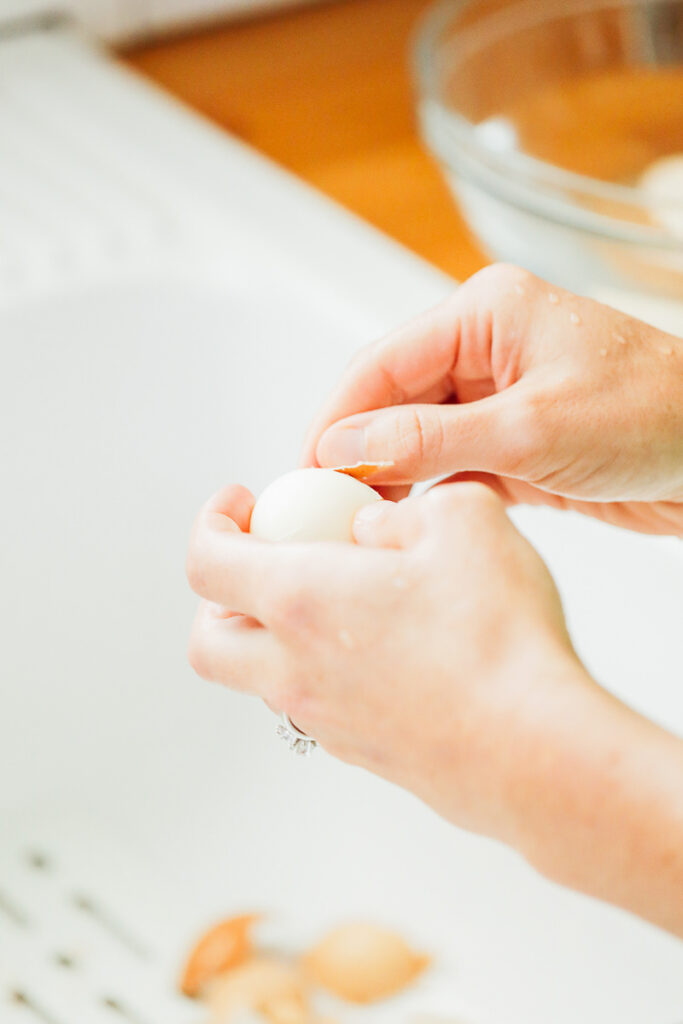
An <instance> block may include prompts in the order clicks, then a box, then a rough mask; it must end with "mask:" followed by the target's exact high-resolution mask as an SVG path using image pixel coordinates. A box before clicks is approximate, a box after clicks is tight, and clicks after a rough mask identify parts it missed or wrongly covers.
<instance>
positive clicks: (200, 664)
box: [187, 630, 211, 679]
mask: <svg viewBox="0 0 683 1024" xmlns="http://www.w3.org/2000/svg"><path fill="white" fill-rule="evenodd" d="M187 660H188V661H189V663H190V667H191V668H192V669H193V671H194V672H196V673H197V675H198V676H200V677H201V678H202V679H210V678H211V666H210V659H209V658H208V656H207V652H206V648H205V647H204V645H203V644H202V642H201V639H200V638H199V636H197V633H196V631H194V630H193V632H192V634H191V636H190V640H189V643H188V645H187Z"/></svg>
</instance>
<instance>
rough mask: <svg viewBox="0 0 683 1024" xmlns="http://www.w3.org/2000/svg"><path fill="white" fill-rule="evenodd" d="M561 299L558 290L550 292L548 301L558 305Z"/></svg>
mask: <svg viewBox="0 0 683 1024" xmlns="http://www.w3.org/2000/svg"><path fill="white" fill-rule="evenodd" d="M559 301H560V296H559V295H558V294H557V292H548V302H551V303H552V304H553V306H556V305H557V304H558V302H559Z"/></svg>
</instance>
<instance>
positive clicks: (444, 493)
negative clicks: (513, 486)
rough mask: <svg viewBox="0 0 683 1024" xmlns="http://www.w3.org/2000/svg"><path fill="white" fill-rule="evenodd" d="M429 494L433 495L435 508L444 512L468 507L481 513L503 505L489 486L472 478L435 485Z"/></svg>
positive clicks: (500, 507)
mask: <svg viewBox="0 0 683 1024" xmlns="http://www.w3.org/2000/svg"><path fill="white" fill-rule="evenodd" d="M430 494H433V495H434V501H435V503H436V508H437V509H438V510H439V511H441V512H442V513H444V514H448V513H449V512H450V511H452V510H454V509H457V510H459V511H462V510H463V509H470V510H472V511H473V512H475V513H476V514H481V513H483V512H485V511H487V510H489V509H502V507H503V505H502V502H501V500H500V498H499V497H498V495H497V494H496V493H495V492H494V491H493V490H492V489H491V488H490V487H487V485H486V484H483V483H479V482H477V481H474V480H472V481H463V482H459V483H454V484H450V485H448V486H443V487H436V488H435V489H434V490H433V491H430Z"/></svg>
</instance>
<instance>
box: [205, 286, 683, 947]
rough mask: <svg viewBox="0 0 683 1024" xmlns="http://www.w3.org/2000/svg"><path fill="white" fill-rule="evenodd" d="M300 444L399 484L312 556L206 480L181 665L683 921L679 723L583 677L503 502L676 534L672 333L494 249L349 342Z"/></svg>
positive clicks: (571, 869) (680, 467)
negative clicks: (479, 267) (418, 309)
mask: <svg viewBox="0 0 683 1024" xmlns="http://www.w3.org/2000/svg"><path fill="white" fill-rule="evenodd" d="M303 459H304V462H305V463H306V464H319V465H335V466H336V465H341V464H344V465H348V464H356V463H362V464H363V465H365V466H367V467H372V464H375V465H378V464H382V466H381V468H379V469H376V470H374V471H373V470H372V468H368V469H367V470H366V473H367V474H368V479H369V481H370V482H371V483H372V484H373V485H375V484H376V485H377V486H380V487H381V488H382V491H383V493H384V494H385V495H386V496H388V497H392V498H393V499H402V500H400V501H398V503H394V502H390V501H387V502H383V503H380V504H378V505H374V506H371V507H369V508H368V509H367V510H365V511H364V512H361V513H359V515H358V516H357V517H356V521H355V527H354V533H355V539H356V544H355V545H354V546H350V545H342V544H327V543H325V544H317V545H316V546H315V557H311V553H312V552H311V545H305V544H304V545H300V544H280V545H273V544H267V543H263V542H259V541H257V540H255V539H254V538H252V537H250V536H248V532H247V531H248V528H249V518H250V515H251V509H252V507H253V503H254V499H253V497H252V495H251V494H249V492H248V491H246V490H245V489H244V488H241V487H238V486H232V487H228V488H226V489H225V490H223V491H222V492H221V493H220V494H218V495H217V496H216V497H214V498H213V499H212V500H211V501H210V502H209V503H208V504H207V505H206V506H205V508H204V509H203V510H202V512H201V513H200V515H199V517H198V519H197V522H196V524H195V527H194V530H193V534H192V540H191V544H190V553H189V557H188V575H189V579H190V582H191V585H192V587H193V589H194V590H195V591H196V592H197V593H198V594H199V595H200V596H201V597H202V598H203V599H204V600H203V602H202V605H201V607H200V610H199V613H198V616H197V619H196V622H195V625H194V628H193V633H192V639H191V642H190V660H191V662H192V664H193V666H194V667H195V669H196V670H197V672H198V673H199V674H200V675H202V676H203V677H205V678H207V679H212V680H215V681H218V682H221V683H224V684H226V685H228V686H230V687H232V688H235V689H238V690H242V691H244V692H246V693H250V694H253V695H257V696H260V697H262V698H264V699H265V700H266V702H267V703H268V704H269V705H270V706H271V707H272V708H281V709H283V710H285V711H286V712H287V713H288V714H289V715H290V717H291V718H292V719H293V720H294V721H295V722H296V723H297V724H298V725H299V726H300V728H302V729H304V730H305V731H306V732H308V733H310V735H312V736H315V737H316V738H317V739H318V740H319V742H320V743H321V745H322V746H324V747H325V748H326V749H327V750H328V751H330V752H331V753H332V754H334V755H335V756H337V757H340V758H342V759H343V760H345V761H348V762H350V763H353V764H357V765H360V766H362V767H365V768H367V769H368V770H370V771H373V772H375V773H377V774H379V775H382V776H384V777H386V778H388V779H390V780H392V781H393V782H396V783H398V784H399V785H401V786H404V787H405V788H406V789H409V790H411V791H412V792H414V793H415V794H417V795H418V796H419V797H421V798H422V799H423V800H424V801H426V802H427V803H428V804H430V805H431V806H432V807H433V808H434V809H435V810H436V811H438V812H439V813H440V814H442V815H443V816H444V817H446V818H447V819H448V820H450V821H452V822H453V823H455V824H457V825H459V826H461V827H464V828H467V829H470V830H472V831H475V832H479V833H482V834H485V835H488V836H492V837H494V838H497V839H499V840H501V841H503V842H505V843H508V844H509V845H511V846H512V847H514V848H515V849H517V850H518V851H519V852H520V853H522V854H523V855H524V856H525V857H526V858H527V859H528V860H529V861H530V862H531V863H532V864H533V865H534V866H535V867H536V868H537V869H538V870H539V871H541V872H542V873H544V874H545V875H547V876H548V877H550V878H552V879H554V880H556V881H558V882H560V883H562V884H564V885H567V886H571V887H573V888H576V889H579V890H581V891H583V892H586V893H589V894H591V895H593V896H596V897H598V898H600V899H603V900H606V901H609V902H612V903H614V904H616V905H618V906H621V907H623V908H626V909H628V910H630V911H632V912H633V913H635V914H638V915H640V916H642V917H644V918H647V919H648V920H650V921H652V922H654V923H656V924H658V925H660V926H661V927H663V928H665V929H668V930H670V931H671V932H674V933H676V934H678V935H680V936H681V937H683V742H682V741H681V740H679V739H678V738H676V737H674V736H673V735H671V734H669V733H667V732H666V731H664V730H662V729H660V728H658V727H657V726H655V725H654V724H652V723H651V722H649V721H648V720H647V719H645V718H643V717H642V716H640V715H638V714H636V713H635V712H634V711H632V710H631V709H629V708H627V707H626V706H625V705H623V704H621V703H620V702H619V701H618V700H616V699H615V698H614V697H612V696H611V695H609V694H608V693H607V692H606V691H605V690H604V689H603V688H601V687H600V685H599V684H598V683H597V682H596V681H595V680H593V679H591V677H590V676H589V674H588V672H587V671H586V669H585V668H584V666H583V665H582V664H581V663H580V661H579V659H578V657H577V655H576V654H575V652H574V650H573V647H572V644H571V640H570V638H569V636H568V633H567V629H566V626H565V622H564V616H563V612H562V607H561V604H560V600H559V597H558V595H557V591H556V589H555V586H554V583H553V581H552V579H551V577H550V575H549V573H548V570H547V569H546V567H545V565H544V564H543V562H542V560H541V559H540V558H539V556H538V555H537V554H536V552H535V551H534V549H533V548H532V547H531V545H530V544H529V543H528V542H527V541H526V540H525V539H524V538H523V537H522V536H521V535H520V534H519V533H518V532H517V530H516V529H515V528H514V526H513V525H512V523H511V522H510V520H509V519H508V517H507V515H506V513H505V503H507V504H510V503H514V502H524V503H528V502H534V503H539V502H543V503H547V504H549V505H552V506H555V507H560V508H574V509H578V510H579V511H582V512H584V513H587V514H590V515H595V516H597V517H599V518H601V519H605V520H607V521H609V522H613V523H617V524H619V525H621V526H625V527H630V528H632V529H637V530H641V531H645V532H650V533H662V534H664V533H668V534H678V535H681V534H683V342H681V341H680V340H679V339H676V338H672V337H670V336H669V335H666V334H663V333H662V332H659V331H656V330H655V329H654V328H652V327H648V326H646V325H644V324H641V323H639V322H638V321H635V320H632V319H629V318H628V317H625V316H623V315H621V314H618V313H616V312H614V311H613V310H610V309H608V308H606V307H603V306H600V305H598V304H596V303H593V302H589V301H588V300H584V299H579V298H577V297H576V296H573V295H570V294H569V293H567V292H563V291H561V290H560V289H557V288H553V287H551V286H549V285H547V284H545V283H544V282H541V281H539V280H538V279H537V278H534V277H532V276H531V275H529V274H526V273H525V272H523V271H520V270H517V269H515V268H509V267H500V266H497V267H491V268H488V269H487V270H486V271H483V272H481V273H480V274H478V275H476V276H475V277H474V278H473V279H471V280H470V281H469V282H467V283H466V284H465V285H463V286H462V287H461V288H460V289H458V291H457V292H456V293H455V295H454V296H453V298H452V299H450V300H449V301H448V302H446V303H444V304H443V305H442V306H440V307H438V308H437V309H435V310H432V311H430V312H429V313H427V314H425V315H424V316H423V317H421V318H420V319H419V320H418V321H416V322H414V323H413V324H411V325H409V326H408V327H406V328H404V329H402V330H401V331H399V332H397V333H396V334H394V335H392V336H391V337H389V338H387V339H384V340H383V341H381V342H379V343H377V344H376V345H374V346H372V347H370V348H369V349H367V350H365V351H364V352H363V353H362V354H361V355H360V356H359V357H358V358H357V359H356V360H355V361H354V363H353V364H352V366H351V367H350V368H349V370H348V372H347V374H346V375H345V377H344V378H343V379H342V381H341V382H340V384H339V386H338V388H337V389H336V391H335V392H334V394H333V395H332V396H331V397H330V399H329V400H328V401H327V403H326V404H325V406H324V407H323V409H322V411H321V413H320V415H319V417H318V418H317V420H316V422H315V423H314V424H313V426H312V428H311V431H310V433H309V436H308V439H307V442H306V446H305V450H304V457H303ZM437 475H438V476H441V475H444V476H449V477H453V478H454V479H455V482H452V483H447V484H442V485H440V486H439V487H436V488H434V489H432V490H431V491H430V492H429V493H428V494H426V495H424V496H422V497H419V498H406V497H405V494H406V493H407V488H408V487H409V486H410V485H411V484H412V483H413V482H415V481H417V480H424V479H429V478H431V477H434V476H437ZM672 685H680V681H677V680H672ZM520 751H523V756H520Z"/></svg>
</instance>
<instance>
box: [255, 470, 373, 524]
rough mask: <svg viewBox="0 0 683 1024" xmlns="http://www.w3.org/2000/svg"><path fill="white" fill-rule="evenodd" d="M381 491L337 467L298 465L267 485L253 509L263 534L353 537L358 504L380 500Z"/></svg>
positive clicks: (361, 505) (359, 505) (367, 503)
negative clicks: (318, 467)
mask: <svg viewBox="0 0 683 1024" xmlns="http://www.w3.org/2000/svg"><path fill="white" fill-rule="evenodd" d="M381 500H382V499H381V498H380V496H379V494H378V493H377V491H373V489H372V487H368V485H367V484H364V483H361V482H360V480H356V479H354V477H352V476H348V475H347V474H346V473H339V472H338V471H337V470H336V469H295V470H293V471H292V472H291V473H285V475H284V476H281V477H279V478H278V479H277V480H274V481H273V483H272V484H270V485H269V486H268V487H266V489H265V491H264V492H263V494H262V495H261V496H260V498H259V499H258V500H257V502H256V504H255V505H254V509H253V511H252V513H251V526H250V533H252V534H253V535H254V536H255V537H258V538H259V539H260V540H268V541H280V540H293V541H312V540H333V541H353V532H352V530H353V519H354V516H355V515H356V512H358V510H359V509H361V508H363V506H364V505H369V504H371V503H372V502H374V501H381Z"/></svg>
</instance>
